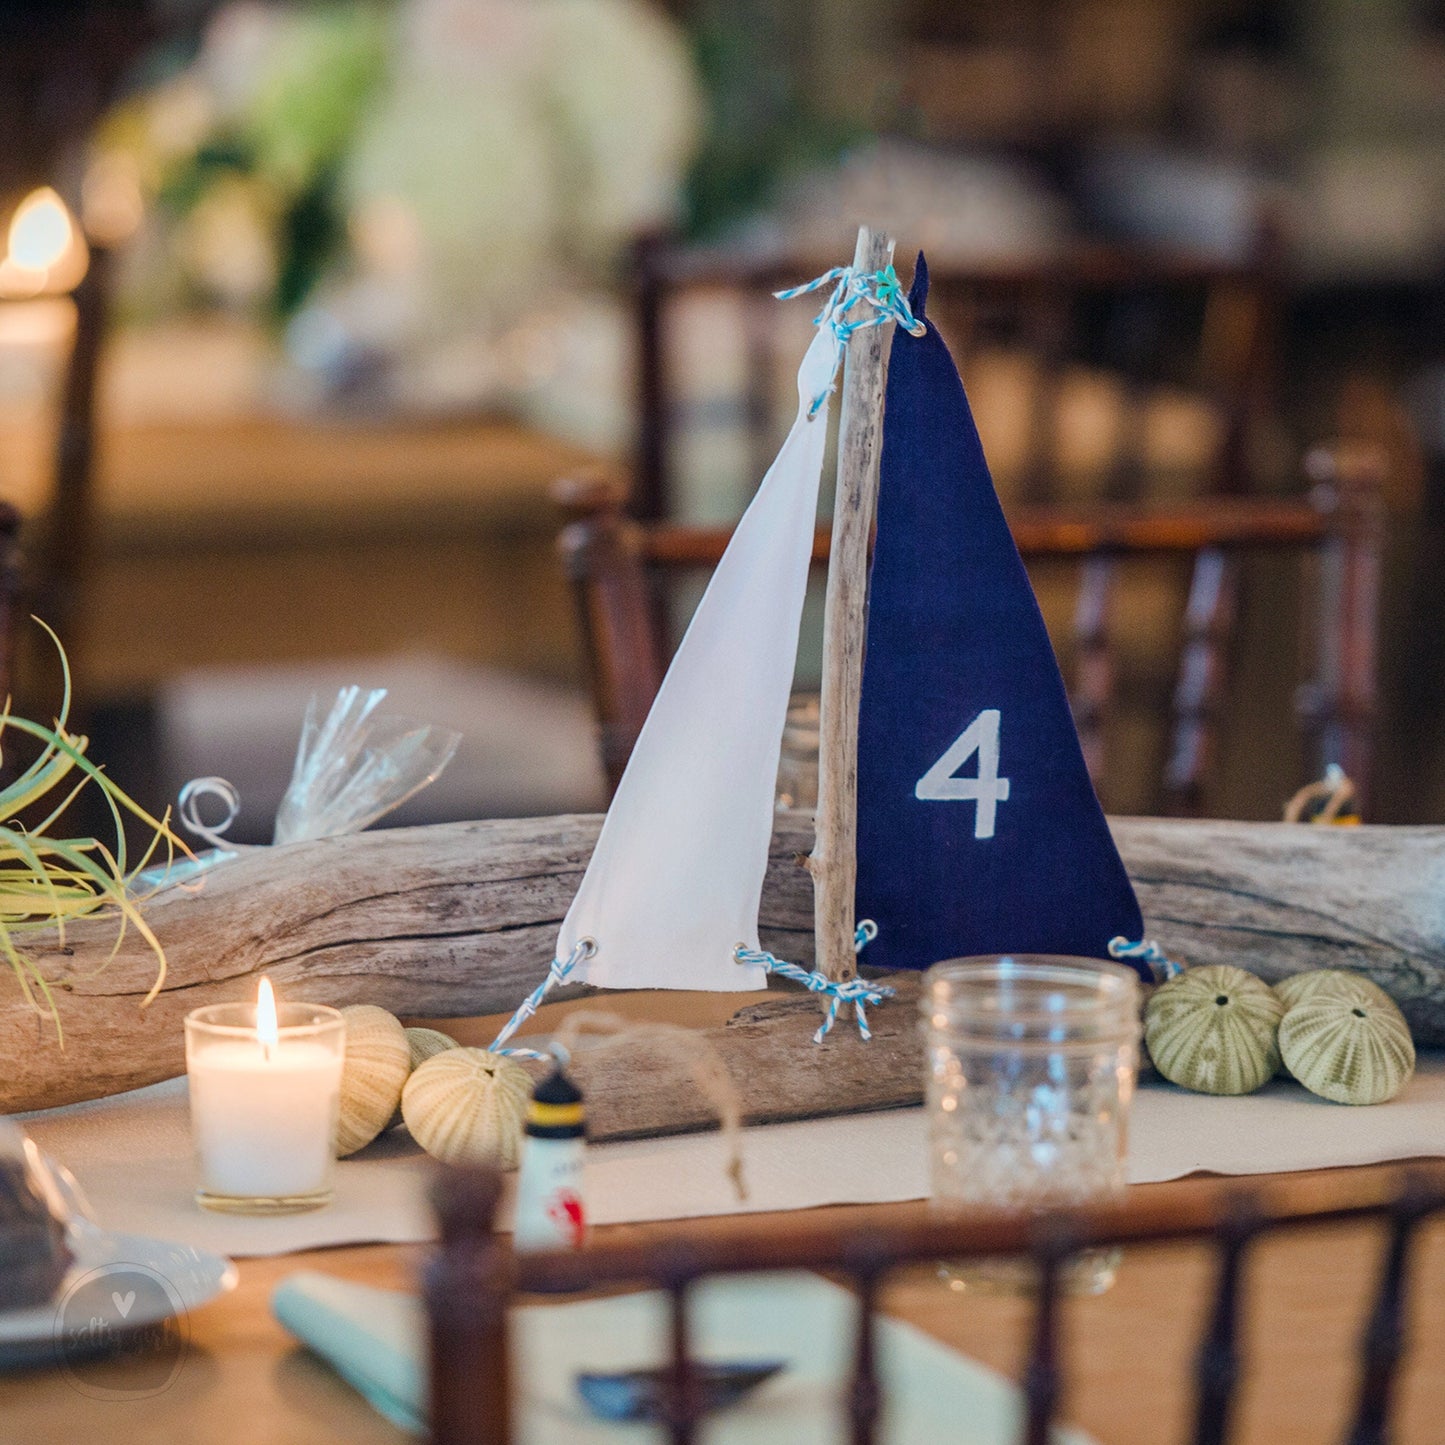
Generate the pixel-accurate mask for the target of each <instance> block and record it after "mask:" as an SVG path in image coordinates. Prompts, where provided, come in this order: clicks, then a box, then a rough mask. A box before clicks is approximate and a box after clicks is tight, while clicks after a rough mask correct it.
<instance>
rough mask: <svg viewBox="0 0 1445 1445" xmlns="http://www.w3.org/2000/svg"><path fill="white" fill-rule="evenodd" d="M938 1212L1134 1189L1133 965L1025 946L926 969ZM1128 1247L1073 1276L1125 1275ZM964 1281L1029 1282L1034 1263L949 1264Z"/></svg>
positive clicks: (1099, 1281) (1036, 1204)
mask: <svg viewBox="0 0 1445 1445" xmlns="http://www.w3.org/2000/svg"><path fill="white" fill-rule="evenodd" d="M919 1007H920V1010H921V1012H922V1015H923V1021H922V1028H923V1032H924V1036H925V1039H926V1047H927V1060H928V1065H927V1067H928V1080H927V1082H928V1109H929V1133H930V1143H931V1172H932V1201H933V1207H934V1208H935V1209H936V1210H940V1211H948V1210H952V1209H962V1208H1003V1209H1018V1210H1029V1211H1040V1210H1043V1209H1047V1208H1050V1207H1058V1206H1066V1205H1071V1204H1081V1203H1085V1202H1088V1201H1091V1200H1098V1199H1106V1198H1109V1197H1111V1196H1114V1195H1118V1194H1120V1193H1122V1192H1123V1189H1124V1187H1125V1183H1126V1180H1127V1176H1126V1172H1125V1170H1126V1163H1127V1158H1128V1126H1129V1106H1130V1103H1131V1101H1132V1099H1133V1096H1134V1083H1135V1078H1136V1075H1137V1071H1138V1060H1139V986H1138V980H1137V978H1136V977H1135V975H1134V973H1133V971H1132V970H1130V969H1128V968H1123V967H1120V966H1119V965H1117V964H1112V963H1102V962H1096V961H1095V960H1093V959H1082V958H1049V957H1043V956H1030V955H1025V954H1018V955H1013V956H1007V957H992V958H962V959H951V960H949V961H948V962H946V963H939V964H935V965H934V967H932V968H931V969H929V970H928V973H927V974H926V975H925V977H924V986H923V994H922V998H921V1000H920V1004H919ZM1117 1264H1118V1251H1116V1250H1096V1251H1090V1252H1088V1253H1086V1254H1084V1255H1080V1256H1079V1257H1078V1258H1077V1259H1075V1260H1074V1261H1073V1262H1072V1264H1071V1265H1070V1267H1069V1269H1068V1271H1067V1272H1066V1284H1067V1287H1068V1288H1069V1289H1070V1290H1071V1291H1073V1292H1075V1293H1083V1294H1093V1293H1098V1292H1100V1291H1101V1290H1104V1289H1107V1288H1108V1287H1109V1285H1110V1284H1111V1283H1112V1282H1113V1278H1114V1271H1115V1269H1116V1267H1117ZM943 1272H944V1275H945V1277H946V1278H947V1279H948V1280H949V1282H950V1283H951V1284H952V1285H953V1286H954V1287H955V1288H960V1289H988V1290H995V1291H998V1290H1006V1291H1012V1290H1024V1289H1027V1288H1029V1286H1030V1285H1031V1283H1032V1270H1031V1269H1030V1267H1029V1265H1028V1263H1027V1261H1011V1260H981V1261H966V1262H960V1263H958V1264H949V1265H945V1266H944V1267H943Z"/></svg>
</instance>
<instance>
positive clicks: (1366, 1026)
mask: <svg viewBox="0 0 1445 1445" xmlns="http://www.w3.org/2000/svg"><path fill="white" fill-rule="evenodd" d="M1340 980H1344V981H1343V982H1341V981H1340ZM1279 1046H1280V1052H1281V1054H1282V1056H1283V1058H1284V1062H1285V1066H1286V1067H1287V1068H1288V1069H1289V1071H1290V1073H1292V1074H1293V1075H1294V1076H1295V1078H1297V1079H1298V1080H1299V1081H1300V1083H1302V1084H1303V1085H1304V1086H1305V1088H1307V1089H1308V1090H1309V1091H1310V1092H1311V1093H1312V1094H1318V1095H1319V1096H1320V1097H1321V1098H1322V1099H1330V1100H1333V1101H1334V1102H1335V1103H1336V1104H1383V1103H1384V1102H1385V1100H1386V1099H1393V1098H1394V1097H1395V1095H1396V1094H1398V1093H1399V1092H1400V1090H1401V1089H1403V1088H1404V1087H1405V1085H1406V1084H1407V1083H1408V1082H1409V1079H1410V1076H1411V1074H1413V1073H1414V1072H1415V1041H1414V1040H1413V1039H1412V1038H1411V1037H1410V1026H1409V1024H1407V1023H1406V1022H1405V1016H1404V1014H1402V1013H1401V1012H1400V1010H1399V1009H1398V1008H1397V1007H1396V1006H1395V1002H1394V1000H1393V999H1391V998H1390V997H1389V995H1388V994H1386V993H1385V992H1384V990H1383V989H1380V988H1378V987H1376V985H1374V984H1373V983H1371V982H1370V981H1369V980H1368V979H1364V978H1356V977H1355V976H1354V975H1351V974H1343V975H1338V976H1337V980H1336V981H1335V982H1333V983H1330V984H1328V985H1321V986H1317V987H1316V988H1315V989H1314V990H1312V991H1311V992H1309V993H1308V994H1307V995H1306V997H1305V998H1304V999H1303V1000H1302V1001H1301V1002H1299V1003H1296V1004H1295V1005H1294V1006H1293V1007H1292V1008H1291V1009H1290V1010H1289V1011H1288V1012H1287V1013H1286V1014H1285V1016H1284V1022H1283V1023H1281V1024H1280V1026H1279Z"/></svg>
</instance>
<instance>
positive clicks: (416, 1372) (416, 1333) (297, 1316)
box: [271, 1269, 426, 1435]
mask: <svg viewBox="0 0 1445 1445" xmlns="http://www.w3.org/2000/svg"><path fill="white" fill-rule="evenodd" d="M271 1310H272V1312H273V1313H274V1314H275V1316H276V1318H277V1319H278V1320H279V1321H280V1322H281V1323H282V1324H283V1325H284V1326H285V1327H286V1328H287V1329H288V1330H290V1331H291V1333H292V1334H293V1335H295V1336H296V1338H297V1339H298V1340H300V1341H301V1343H302V1344H304V1345H308V1346H309V1347H310V1348H311V1349H312V1350H314V1351H315V1352H316V1353H317V1354H318V1355H320V1356H321V1358H322V1359H323V1360H326V1361H327V1362H328V1363H329V1364H330V1365H331V1366H332V1368H334V1369H335V1370H336V1372H337V1374H339V1375H340V1376H341V1377H342V1378H343V1379H344V1380H345V1381H346V1382H347V1383H348V1384H350V1385H352V1386H353V1387H354V1388H355V1389H357V1390H359V1391H361V1393H362V1394H363V1395H365V1396H366V1398H367V1399H368V1400H370V1401H371V1403H372V1404H373V1405H375V1406H376V1408H377V1409H378V1410H380V1411H381V1413H382V1414H383V1415H385V1416H386V1418H387V1419H388V1420H390V1421H392V1422H393V1423H394V1424H397V1425H400V1426H401V1428H402V1429H403V1430H410V1431H412V1432H413V1433H415V1434H418V1435H420V1434H422V1433H424V1431H425V1428H426V1425H425V1421H426V1378H425V1371H424V1369H423V1355H424V1344H423V1342H424V1341H425V1339H426V1320H425V1316H424V1315H423V1313H422V1308H421V1302H420V1301H419V1300H418V1299H417V1298H416V1297H415V1296H414V1295H409V1294H400V1293H398V1292H397V1291H396V1290H389V1289H373V1288H372V1287H371V1286H370V1285H364V1284H352V1283H350V1282H349V1281H348V1280H344V1279H333V1278H332V1277H331V1276H330V1275H327V1274H320V1273H318V1272H317V1271H315V1270H310V1269H307V1270H301V1271H300V1272H298V1273H297V1274H293V1275H291V1276H289V1277H288V1278H287V1279H284V1280H282V1281H281V1283H280V1284H278V1285H277V1286H276V1288H275V1290H274V1291H273V1292H272V1295H271Z"/></svg>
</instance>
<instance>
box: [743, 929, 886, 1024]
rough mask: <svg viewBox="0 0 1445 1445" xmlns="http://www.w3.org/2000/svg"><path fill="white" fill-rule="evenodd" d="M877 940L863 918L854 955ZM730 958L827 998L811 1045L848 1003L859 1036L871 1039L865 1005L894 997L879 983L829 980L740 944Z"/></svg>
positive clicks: (873, 930) (857, 933)
mask: <svg viewBox="0 0 1445 1445" xmlns="http://www.w3.org/2000/svg"><path fill="white" fill-rule="evenodd" d="M877 937H878V925H877V924H876V923H874V922H873V920H872V919H871V918H865V919H864V920H863V922H862V923H860V924H859V925H858V930H857V932H856V933H855V934H854V935H853V952H854V953H862V951H863V949H864V948H865V947H866V946H867V945H868V944H869V943H871V942H872V940H873V939H875V938H877ZM733 957H734V958H735V959H737V961H738V962H739V963H752V964H758V965H761V967H763V968H764V969H766V970H767V972H769V973H775V974H777V975H778V976H779V977H780V978H789V979H792V981H793V982H794V983H800V984H802V985H803V987H804V988H806V989H807V990H808V992H809V993H821V994H827V995H828V1012H827V1013H826V1014H825V1015H824V1016H823V1022H822V1023H821V1024H819V1025H818V1031H817V1033H815V1034H814V1035H813V1042H814V1043H815V1044H821V1043H822V1042H823V1040H824V1039H825V1038H827V1036H828V1031H829V1029H831V1028H832V1027H833V1025H834V1023H836V1022H837V1019H838V1010H839V1009H840V1008H841V1007H842V1006H843V1005H844V1004H845V1003H851V1004H852V1005H853V1009H854V1012H855V1013H856V1014H857V1017H858V1032H859V1034H860V1035H861V1036H862V1037H863V1039H864V1040H865V1041H866V1040H868V1039H871V1038H872V1037H873V1034H872V1032H871V1031H870V1029H869V1028H868V1013H867V1007H866V1006H867V1005H868V1004H881V1003H882V1002H883V1000H884V999H886V998H892V997H893V990H892V989H891V988H890V987H889V986H888V985H887V984H882V983H870V982H869V981H868V980H867V979H863V978H845V979H832V978H829V977H827V975H826V974H821V973H819V972H818V971H817V970H816V969H807V968H802V967H800V966H799V965H798V964H796V963H787V962H785V961H784V960H783V959H781V958H778V957H777V956H776V955H774V954H771V953H767V952H765V951H764V950H763V949H760V948H746V947H744V945H742V944H741V943H740V944H738V946H737V947H736V948H735V949H734V950H733Z"/></svg>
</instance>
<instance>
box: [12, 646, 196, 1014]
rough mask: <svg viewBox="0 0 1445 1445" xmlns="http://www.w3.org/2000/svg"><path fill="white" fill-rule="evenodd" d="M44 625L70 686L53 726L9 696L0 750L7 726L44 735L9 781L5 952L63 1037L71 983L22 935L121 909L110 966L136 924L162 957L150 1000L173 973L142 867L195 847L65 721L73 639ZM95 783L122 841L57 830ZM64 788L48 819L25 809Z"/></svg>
mask: <svg viewBox="0 0 1445 1445" xmlns="http://www.w3.org/2000/svg"><path fill="white" fill-rule="evenodd" d="M36 620H37V621H39V619H38V618H37V619H36ZM40 626H42V627H44V628H45V631H46V632H48V633H49V634H50V637H51V639H52V641H54V643H55V646H56V649H57V650H58V652H59V654H60V665H61V671H62V673H63V675H64V691H63V694H62V699H61V705H60V712H59V715H58V716H57V717H56V719H55V725H54V726H53V727H46V726H45V725H44V724H43V723H37V722H31V721H30V720H29V719H27V718H22V717H16V716H15V715H14V714H13V713H11V711H10V705H9V702H8V700H7V702H6V705H5V709H4V711H3V713H0V751H3V743H4V735H5V732H6V730H7V729H10V730H12V731H13V732H16V733H21V734H23V735H25V736H27V737H32V738H35V739H37V740H38V741H39V742H40V744H41V749H40V755H39V756H38V757H37V758H36V759H35V761H34V762H32V763H31V764H30V765H29V766H28V767H27V768H26V769H25V770H24V771H23V772H22V773H21V774H20V776H19V777H17V778H16V779H15V780H14V781H13V782H11V783H10V784H9V785H8V786H6V787H5V788H3V789H0V954H3V955H4V957H5V959H6V960H7V961H8V962H9V964H10V967H11V969H12V970H13V971H14V973H15V978H16V980H17V982H18V983H19V985H20V990H21V992H22V993H23V994H24V996H25V999H26V1002H27V1003H29V1004H30V1005H31V1007H33V1008H34V1009H35V1010H36V1012H37V1013H42V1014H48V1015H49V1016H50V1018H51V1019H52V1020H53V1021H54V1023H55V1032H56V1037H57V1039H60V1040H61V1041H62V1042H63V1035H62V1033H61V1026H60V1013H59V1010H58V1009H57V1008H56V1003H55V996H54V993H53V991H52V990H53V988H54V987H56V986H63V984H62V981H61V980H58V979H47V978H46V976H45V974H44V973H43V972H42V971H41V969H40V967H39V965H38V964H37V963H36V962H35V960H34V959H32V958H30V957H29V956H28V955H27V954H26V953H25V952H24V951H23V949H22V948H21V946H20V945H21V942H22V941H23V938H24V935H26V934H27V933H36V932H43V931H45V930H50V929H53V930H55V931H56V933H57V935H58V942H59V944H60V946H61V947H64V945H65V928H66V925H67V924H68V923H70V922H73V921H74V920H75V919H77V918H87V917H91V916H95V915H100V916H110V917H113V918H114V919H115V920H116V923H117V927H116V938H115V943H114V946H113V947H112V948H111V951H110V954H109V955H108V957H107V958H106V960H105V962H103V963H102V964H101V965H100V969H103V968H105V966H106V964H108V963H109V962H110V961H111V959H113V958H114V957H115V955H116V953H117V952H118V951H119V949H120V946H121V944H122V942H123V941H124V939H125V935H126V930H127V929H129V928H134V929H135V930H136V931H137V932H138V933H139V934H140V935H141V937H142V938H144V939H145V941H146V942H147V943H148V944H149V945H150V948H151V950H152V952H153V953H154V954H155V957H156V977H155V982H154V983H153V984H152V985H151V988H150V992H149V993H147V994H146V996H145V999H144V1000H143V1001H142V1007H144V1006H145V1004H148V1003H150V1001H151V1000H152V999H153V998H154V997H155V996H156V994H157V993H159V992H160V988H161V985H162V984H163V983H164V982H165V976H166V956H165V951H164V950H163V949H162V948H161V945H160V940H159V939H157V938H156V936H155V934H154V933H153V932H152V931H151V929H150V927H149V925H148V924H147V923H146V921H145V919H144V918H143V917H142V916H141V911H140V906H139V905H140V904H141V903H142V902H143V901H144V900H145V897H146V896H148V895H146V894H143V893H137V892H136V890H135V884H136V881H137V877H138V875H139V874H140V873H141V871H142V870H143V869H144V868H145V867H146V866H147V865H148V864H149V863H150V861H151V859H152V858H153V857H154V856H155V854H156V851H157V849H158V848H159V847H160V846H161V845H162V843H164V845H165V851H166V857H167V859H168V861H169V860H173V859H174V857H175V852H176V850H177V849H178V848H179V849H180V850H181V852H183V853H185V854H187V855H189V854H190V849H189V848H187V847H186V845H185V843H184V842H183V841H182V840H181V839H180V838H178V837H177V836H176V835H175V834H174V833H173V832H172V831H171V829H170V826H169V818H170V813H169V810H167V813H166V815H165V817H164V818H161V819H156V818H153V817H152V816H151V815H150V814H149V813H148V812H146V810H145V809H144V808H142V807H141V806H140V805H139V804H138V803H136V802H135V801H134V800H133V799H132V798H130V797H129V796H127V794H126V793H125V792H124V791H122V789H121V788H119V787H118V786H117V785H116V784H115V783H114V782H112V781H111V780H110V778H108V777H107V776H106V774H105V773H104V771H103V770H102V769H101V768H100V767H98V766H97V765H96V764H95V763H93V762H91V760H90V759H89V758H87V757H86V756H85V751H86V748H87V747H88V746H89V739H88V738H85V737H82V736H80V735H78V734H76V733H72V732H70V731H69V730H68V728H67V726H66V724H67V721H68V719H69V716H70V704H71V682H70V664H69V661H68V660H67V658H66V656H65V649H64V647H62V646H61V643H60V639H59V638H58V637H56V635H55V633H54V632H52V631H51V629H50V628H49V627H46V626H45V624H44V623H43V622H41V623H40ZM90 783H93V784H94V785H95V786H96V787H97V788H98V789H99V790H100V793H101V796H102V797H103V798H104V799H105V803H106V807H107V809H108V811H109V813H110V816H111V819H112V821H113V822H114V824H115V844H114V846H113V847H112V846H111V845H109V844H107V843H105V842H103V841H102V840H100V839H98V838H65V837H61V836H59V835H58V832H57V825H58V824H59V822H60V820H61V818H62V817H63V816H64V814H65V812H66V810H67V809H68V808H69V807H70V805H71V804H72V803H73V802H74V801H75V800H76V798H77V797H78V796H79V795H80V793H81V792H82V791H84V789H85V787H86V785H87V784H90ZM56 798H58V799H59V801H58V802H55V804H54V806H53V807H52V808H51V810H50V812H49V813H47V814H46V815H45V816H44V817H43V818H42V819H41V820H40V821H39V822H33V823H32V822H27V821H25V820H24V819H23V817H22V814H25V813H26V812H27V810H33V811H34V812H39V811H40V810H41V809H42V808H43V807H44V806H45V805H46V803H47V801H51V800H54V799H56ZM122 811H124V812H127V813H130V814H131V815H132V816H133V817H135V818H137V819H139V820H140V821H141V822H142V823H144V824H145V825H146V826H147V827H148V828H149V829H150V830H151V836H150V840H149V842H148V844H147V846H146V848H145V851H144V853H143V854H142V856H141V858H140V859H139V861H138V862H135V863H132V862H131V860H130V856H129V854H128V852H127V846H126V838H125V828H124V825H123V821H122V816H121V815H122ZM100 969H97V970H96V972H97V973H98V972H99V971H100Z"/></svg>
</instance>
